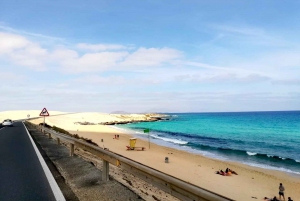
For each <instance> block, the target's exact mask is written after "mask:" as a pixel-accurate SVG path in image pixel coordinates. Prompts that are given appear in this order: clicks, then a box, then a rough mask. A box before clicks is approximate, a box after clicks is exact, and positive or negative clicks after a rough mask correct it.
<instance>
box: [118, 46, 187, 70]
mask: <svg viewBox="0 0 300 201" xmlns="http://www.w3.org/2000/svg"><path fill="white" fill-rule="evenodd" d="M182 57H183V53H182V52H181V51H178V50H176V49H172V48H167V47H164V48H161V49H159V48H149V49H147V48H143V47H141V48H139V49H138V50H137V51H135V52H133V53H132V54H130V55H129V56H128V57H127V58H126V59H125V60H124V62H122V63H121V65H123V66H159V65H162V64H164V63H171V62H173V61H176V60H178V59H180V58H182Z"/></svg>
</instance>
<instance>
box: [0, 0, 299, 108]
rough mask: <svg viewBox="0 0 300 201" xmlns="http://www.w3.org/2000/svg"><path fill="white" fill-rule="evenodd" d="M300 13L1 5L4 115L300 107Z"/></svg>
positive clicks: (5, 1)
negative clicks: (33, 111)
mask: <svg viewBox="0 0 300 201" xmlns="http://www.w3.org/2000/svg"><path fill="white" fill-rule="evenodd" d="M299 8H300V1H298V0H297V1H296V0H294V1H281V0H265V1H259V0H248V1H247V0H240V1H233V0H202V1H199V0H184V1H183V0H177V1H174V0H164V1H161V0H131V1H128V0H118V1H114V0H86V1H79V0H72V1H71V0H65V1H58V0H52V1H46V0H27V1H21V0H1V1H0V94H1V95H0V111H7V110H31V109H43V108H44V107H46V108H47V109H48V110H56V111H64V112H114V111H125V112H130V113H144V112H227V111H231V112H235V111H272V110H276V111H277V110H300V37H299V36H300V23H299V22H300V12H299Z"/></svg>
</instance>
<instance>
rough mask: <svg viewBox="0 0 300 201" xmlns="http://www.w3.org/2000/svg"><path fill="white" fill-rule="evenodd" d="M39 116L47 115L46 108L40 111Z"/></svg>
mask: <svg viewBox="0 0 300 201" xmlns="http://www.w3.org/2000/svg"><path fill="white" fill-rule="evenodd" d="M40 116H49V112H48V111H47V109H46V108H44V109H43V110H42V111H41V113H40Z"/></svg>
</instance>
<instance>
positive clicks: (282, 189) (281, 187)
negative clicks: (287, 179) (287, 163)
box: [279, 183, 285, 200]
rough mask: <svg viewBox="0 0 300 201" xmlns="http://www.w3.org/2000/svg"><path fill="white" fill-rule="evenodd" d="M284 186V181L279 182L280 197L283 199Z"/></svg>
mask: <svg viewBox="0 0 300 201" xmlns="http://www.w3.org/2000/svg"><path fill="white" fill-rule="evenodd" d="M284 190H285V189H284V186H283V185H282V183H280V184H279V199H280V200H281V196H282V197H283V200H285V198H284Z"/></svg>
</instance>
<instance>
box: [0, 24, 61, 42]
mask: <svg viewBox="0 0 300 201" xmlns="http://www.w3.org/2000/svg"><path fill="white" fill-rule="evenodd" d="M0 29H2V30H4V31H6V32H9V33H14V34H18V35H28V36H33V37H38V38H44V39H47V40H56V41H63V38H58V37H53V36H47V35H43V34H37V33H32V32H27V31H23V30H16V29H13V28H11V27H8V26H3V25H0Z"/></svg>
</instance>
